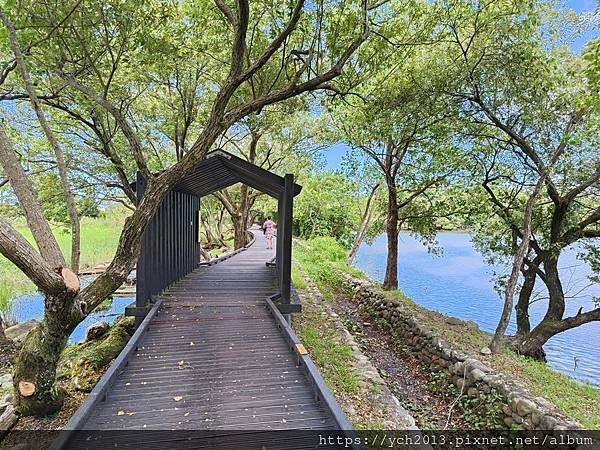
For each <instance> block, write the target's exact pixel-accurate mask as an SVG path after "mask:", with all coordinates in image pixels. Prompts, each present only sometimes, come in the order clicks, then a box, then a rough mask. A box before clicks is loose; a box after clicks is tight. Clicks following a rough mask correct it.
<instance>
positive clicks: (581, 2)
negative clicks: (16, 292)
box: [321, 0, 600, 170]
mask: <svg viewBox="0 0 600 450" xmlns="http://www.w3.org/2000/svg"><path fill="white" fill-rule="evenodd" d="M565 4H566V8H567V9H572V10H573V11H575V12H577V13H582V12H588V11H593V10H594V9H596V8H598V7H600V5H599V3H598V2H597V1H596V0H567V1H566V2H565ZM599 28H600V25H598V26H597V27H596V28H595V29H594V30H590V31H588V32H587V33H585V34H583V35H581V36H578V37H577V38H575V39H574V40H573V41H572V42H571V48H572V49H573V51H575V52H577V53H579V52H581V50H582V48H583V46H584V45H585V43H586V42H588V41H590V40H591V39H593V38H597V37H600V30H599ZM348 150H349V147H348V146H347V145H346V144H343V143H337V144H334V145H332V146H330V147H328V148H326V149H324V150H322V151H321V154H322V155H323V158H324V160H325V163H326V164H325V169H328V170H336V169H339V168H340V165H341V162H342V158H343V157H344V155H345V154H346V152H347V151H348Z"/></svg>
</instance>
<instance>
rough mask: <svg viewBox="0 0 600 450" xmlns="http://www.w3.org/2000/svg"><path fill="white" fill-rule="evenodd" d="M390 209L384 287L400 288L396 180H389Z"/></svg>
mask: <svg viewBox="0 0 600 450" xmlns="http://www.w3.org/2000/svg"><path fill="white" fill-rule="evenodd" d="M387 189H388V211H387V225H386V230H385V231H386V234H387V247H388V251H387V262H386V266H385V278H384V280H383V288H384V289H386V290H393V289H398V191H397V189H396V183H395V181H394V180H387Z"/></svg>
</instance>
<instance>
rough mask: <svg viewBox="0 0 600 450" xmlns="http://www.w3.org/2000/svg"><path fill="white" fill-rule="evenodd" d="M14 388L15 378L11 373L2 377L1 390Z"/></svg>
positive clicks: (0, 379)
mask: <svg viewBox="0 0 600 450" xmlns="http://www.w3.org/2000/svg"><path fill="white" fill-rule="evenodd" d="M12 387H13V376H12V374H11V373H5V374H4V375H2V376H1V377H0V389H10V388H12Z"/></svg>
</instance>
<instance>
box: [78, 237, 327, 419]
mask: <svg viewBox="0 0 600 450" xmlns="http://www.w3.org/2000/svg"><path fill="white" fill-rule="evenodd" d="M255 234H256V242H255V243H254V245H252V246H251V247H250V248H249V249H248V250H246V251H243V252H241V253H239V254H237V255H235V256H234V257H232V258H230V259H228V260H226V261H223V262H221V263H219V264H216V265H214V266H207V267H200V268H198V269H196V270H195V271H194V272H192V273H191V274H189V275H188V276H186V277H185V278H184V279H183V280H181V281H179V282H177V283H175V284H174V285H173V286H172V287H171V288H169V290H168V292H167V293H166V294H165V295H163V296H162V298H163V304H162V305H161V307H160V310H159V313H158V314H157V316H156V317H155V318H154V319H153V321H152V322H151V324H150V327H149V329H148V331H147V332H146V334H145V335H144V337H143V339H142V341H141V343H140V345H139V347H138V350H137V351H136V352H135V353H134V354H133V355H132V356H131V357H130V359H129V362H128V364H127V366H126V368H125V370H124V371H123V372H122V373H121V374H120V375H119V376H118V377H117V379H116V380H115V382H114V385H113V386H112V387H111V389H110V391H109V393H108V395H107V398H106V400H105V401H103V402H100V403H99V404H98V405H97V407H96V409H95V410H94V411H93V413H92V414H91V416H90V417H89V419H88V420H87V422H86V423H85V424H84V427H83V428H84V429H87V430H283V429H307V428H308V429H329V430H331V429H334V428H335V425H334V422H333V419H332V417H331V415H330V413H329V411H328V410H326V409H325V408H323V406H322V404H320V403H318V402H316V400H315V394H314V392H313V390H312V388H311V386H310V384H309V382H308V380H307V378H306V376H305V375H304V372H303V371H302V370H301V369H300V368H299V367H298V366H297V365H296V364H297V363H296V360H295V357H294V356H293V354H292V353H291V352H290V351H289V348H288V346H287V345H286V342H285V340H284V338H283V336H282V334H281V332H280V330H279V328H278V327H277V325H276V323H275V321H274V320H273V317H272V316H271V314H270V313H269V312H268V310H267V308H266V307H265V297H267V296H268V295H271V294H273V293H274V292H276V286H275V285H274V283H275V281H274V280H275V274H274V269H273V268H271V267H266V266H265V262H266V261H267V260H269V259H271V258H272V257H273V251H272V250H266V248H265V247H266V244H265V239H264V237H263V235H262V233H261V232H260V231H257V232H256V233H255Z"/></svg>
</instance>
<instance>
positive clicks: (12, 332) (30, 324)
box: [4, 320, 39, 344]
mask: <svg viewBox="0 0 600 450" xmlns="http://www.w3.org/2000/svg"><path fill="white" fill-rule="evenodd" d="M38 323H39V322H38V321H37V320H28V321H26V322H21V323H18V324H16V325H14V326H12V327H8V328H7V329H6V330H4V334H5V335H6V337H7V338H9V339H11V340H13V341H14V342H16V343H17V344H22V343H23V341H24V340H25V338H26V337H27V335H28V334H29V333H30V332H31V330H33V329H34V328H35V327H36V326H37V324H38Z"/></svg>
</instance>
